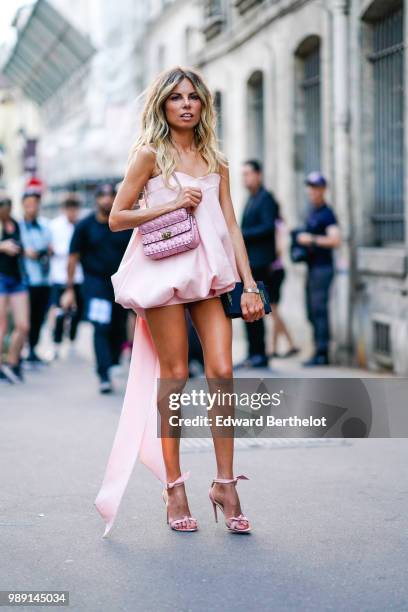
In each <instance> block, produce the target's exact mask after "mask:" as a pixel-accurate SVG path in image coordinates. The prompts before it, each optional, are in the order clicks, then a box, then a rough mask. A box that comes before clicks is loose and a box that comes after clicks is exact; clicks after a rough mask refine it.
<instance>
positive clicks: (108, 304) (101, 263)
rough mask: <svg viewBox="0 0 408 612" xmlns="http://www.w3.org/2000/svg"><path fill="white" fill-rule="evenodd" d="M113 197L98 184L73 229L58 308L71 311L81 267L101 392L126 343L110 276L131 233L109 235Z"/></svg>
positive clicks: (108, 188)
mask: <svg viewBox="0 0 408 612" xmlns="http://www.w3.org/2000/svg"><path fill="white" fill-rule="evenodd" d="M115 196H116V190H115V187H114V186H113V185H110V184H104V185H100V186H99V187H98V188H97V191H96V210H95V212H92V213H91V214H89V215H87V216H86V217H85V218H84V219H81V221H79V222H78V223H77V225H76V227H75V230H74V233H73V235H72V239H71V244H70V248H69V258H68V274H67V289H66V291H65V292H64V294H63V296H62V298H61V306H62V307H63V308H64V309H66V310H68V309H71V308H75V306H76V305H77V304H76V299H75V290H74V284H75V272H76V269H77V265H78V264H79V263H81V264H82V269H83V273H84V282H83V294H84V302H85V307H84V313H85V317H86V318H87V319H88V321H90V322H91V323H92V324H93V327H94V350H95V358H96V371H97V374H98V377H99V383H100V384H99V390H100V392H101V393H111V392H112V383H111V379H110V369H111V368H112V366H114V365H117V364H118V363H119V359H120V353H121V349H122V346H123V344H124V343H125V342H126V340H127V327H126V323H127V311H126V310H125V309H124V308H123V307H122V306H120V305H119V304H117V303H116V302H115V298H114V293H113V287H112V282H111V276H112V274H114V273H115V272H116V271H117V269H118V267H119V264H120V262H121V260H122V257H123V255H124V252H125V250H126V247H127V245H128V242H129V240H130V237H131V235H132V231H131V230H125V231H121V232H111V230H110V229H109V225H108V220H109V214H110V211H111V209H112V204H113V201H114V199H115Z"/></svg>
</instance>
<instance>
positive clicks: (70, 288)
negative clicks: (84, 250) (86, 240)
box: [60, 253, 79, 310]
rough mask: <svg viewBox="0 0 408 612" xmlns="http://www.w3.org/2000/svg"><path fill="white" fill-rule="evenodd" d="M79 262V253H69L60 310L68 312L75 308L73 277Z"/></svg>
mask: <svg viewBox="0 0 408 612" xmlns="http://www.w3.org/2000/svg"><path fill="white" fill-rule="evenodd" d="M78 262H79V253H70V254H69V255H68V269H67V288H66V289H65V291H64V293H63V294H62V296H61V299H60V305H61V308H63V309H64V310H69V309H70V308H76V306H77V304H76V299H75V292H74V277H75V270H76V267H77V263H78Z"/></svg>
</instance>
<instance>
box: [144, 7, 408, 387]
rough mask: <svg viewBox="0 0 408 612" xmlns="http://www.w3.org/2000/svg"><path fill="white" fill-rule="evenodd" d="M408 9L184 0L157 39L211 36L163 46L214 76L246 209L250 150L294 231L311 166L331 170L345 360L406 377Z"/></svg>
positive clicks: (336, 315) (339, 348) (341, 356)
mask: <svg viewBox="0 0 408 612" xmlns="http://www.w3.org/2000/svg"><path fill="white" fill-rule="evenodd" d="M405 5H406V2H405V1H403V0H395V1H394V0H224V1H223V0H204V1H201V2H181V1H180V0H174V1H173V2H165V3H161V10H160V11H159V13H158V14H159V16H158V17H157V18H156V21H155V24H156V25H153V23H152V24H151V26H150V36H149V42H148V44H149V48H150V50H152V49H154V48H156V51H155V52H152V51H151V54H152V56H153V55H154V53H156V57H160V53H159V51H158V48H159V45H163V41H164V39H165V37H166V36H167V38H168V40H169V41H171V37H172V34H174V38H177V39H178V40H179V41H180V40H181V39H182V37H183V36H184V39H185V37H186V32H187V31H188V27H190V29H191V30H190V31H191V32H198V34H196V35H195V38H194V40H195V42H196V44H195V46H194V48H192V49H190V50H188V53H187V51H185V52H184V54H183V51H182V50H180V48H179V54H178V57H177V56H176V55H174V54H173V55H171V54H167V53H163V54H162V56H161V57H162V60H163V61H162V63H161V64H160V65H158V64H157V65H156V67H155V69H158V68H165V67H168V66H169V65H174V64H175V63H182V64H190V65H194V66H196V67H198V68H199V69H200V70H201V71H202V72H203V73H204V75H205V76H206V79H207V81H208V83H209V85H210V87H211V89H212V91H213V93H214V95H215V97H216V102H217V107H218V110H219V120H220V128H219V135H220V140H221V144H222V148H223V150H224V151H225V153H226V154H227V156H228V158H229V162H230V166H231V168H230V173H231V184H232V191H233V199H234V203H235V206H236V209H237V212H238V213H239V212H240V209H241V207H242V204H243V202H244V199H245V194H244V192H243V188H242V185H241V178H240V170H241V164H242V162H243V161H244V160H245V159H246V158H248V157H254V156H255V157H257V158H259V159H261V160H262V161H263V163H264V168H265V183H266V184H267V186H268V187H270V188H271V189H273V191H274V192H275V194H276V196H277V198H278V200H279V201H280V203H281V206H282V210H283V214H284V216H285V218H286V220H287V221H288V223H289V225H290V226H292V227H294V226H297V225H299V224H301V222H302V219H303V217H304V214H305V205H306V202H305V194H304V184H303V183H304V177H305V175H306V173H307V172H309V171H310V170H316V169H320V170H321V171H323V172H324V173H325V174H326V175H327V177H328V179H329V183H330V191H329V199H330V202H331V203H332V205H333V206H334V208H335V211H336V213H337V216H338V218H339V222H340V225H341V227H342V232H343V237H344V244H343V247H342V248H341V249H340V250H339V252H338V253H337V256H336V263H337V276H336V282H335V286H334V288H333V294H332V297H333V299H332V327H333V331H334V341H333V347H332V348H333V354H334V356H335V358H336V360H337V362H338V363H348V364H350V363H351V364H354V365H360V366H363V367H369V368H370V369H374V370H375V369H380V368H381V369H382V368H388V369H389V370H390V371H393V372H395V373H397V374H400V375H406V374H408V317H407V314H408V313H407V308H408V284H407V240H408V230H407V222H406V220H407V206H406V199H407V189H406V181H407V178H406V173H405V171H404V167H405V157H406V147H407V144H406V143H407V138H406V131H407V127H406V126H407V122H406V116H407V102H406V96H405V95H404V93H405V92H404V87H405V86H404V82H405V76H406V70H407V68H406V62H405V46H406V40H407V29H406V6H405ZM156 9H157V4H156ZM187 17H188V18H189V19H191V22H190V23H187V21H188V18H187ZM186 20H187V21H186ZM153 21H154V20H153ZM158 23H161V24H162V27H161V28H158V26H157V24H158ZM155 28H157V29H155ZM155 32H157V34H158V37H157V38H156V37H155ZM166 32H167V34H166ZM148 33H149V30H148ZM200 36H201V38H200ZM155 45H156V47H155ZM153 72H154V70H153ZM290 275H291V277H292V279H295V280H294V283H293V292H294V295H296V296H297V297H299V298H300V299H301V297H302V293H301V286H302V282H303V275H304V270H303V269H302V267H299V266H296V267H295V266H292V267H291V269H290ZM292 301H293V300H292ZM295 302H296V300H295Z"/></svg>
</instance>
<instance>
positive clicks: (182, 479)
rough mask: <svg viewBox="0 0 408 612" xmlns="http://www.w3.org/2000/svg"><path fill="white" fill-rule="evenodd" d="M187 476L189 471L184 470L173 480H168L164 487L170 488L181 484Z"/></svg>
mask: <svg viewBox="0 0 408 612" xmlns="http://www.w3.org/2000/svg"><path fill="white" fill-rule="evenodd" d="M189 476H190V472H184V474H182V475H181V476H179V477H178V478H177V480H175V481H174V482H168V483H167V485H166V489H172V488H173V487H177V486H178V485H181V484H183V482H185V481H186V480H187V478H188V477H189Z"/></svg>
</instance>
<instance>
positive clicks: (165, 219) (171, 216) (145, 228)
mask: <svg viewBox="0 0 408 612" xmlns="http://www.w3.org/2000/svg"><path fill="white" fill-rule="evenodd" d="M186 219H188V211H187V209H186V208H177V209H176V210H171V211H170V212H168V213H164V214H163V215H160V216H159V217H156V218H155V219H152V220H151V221H145V222H144V223H142V224H141V225H139V229H140V232H141V233H142V234H148V233H149V232H154V231H156V230H159V229H161V228H164V227H168V226H170V225H174V224H175V223H180V222H182V221H185V220H186Z"/></svg>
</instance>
